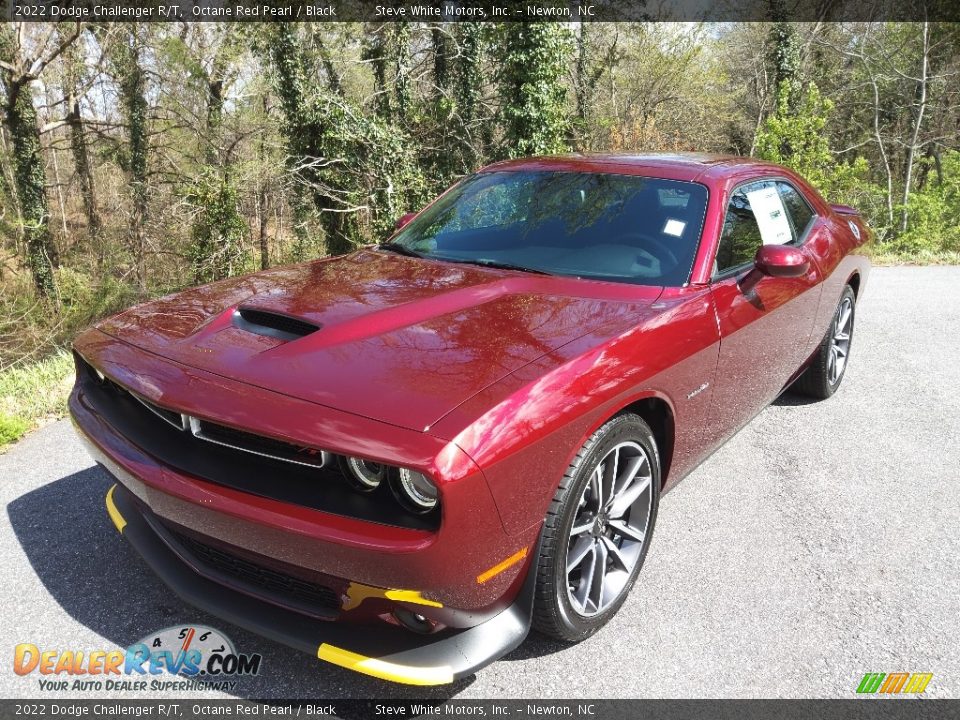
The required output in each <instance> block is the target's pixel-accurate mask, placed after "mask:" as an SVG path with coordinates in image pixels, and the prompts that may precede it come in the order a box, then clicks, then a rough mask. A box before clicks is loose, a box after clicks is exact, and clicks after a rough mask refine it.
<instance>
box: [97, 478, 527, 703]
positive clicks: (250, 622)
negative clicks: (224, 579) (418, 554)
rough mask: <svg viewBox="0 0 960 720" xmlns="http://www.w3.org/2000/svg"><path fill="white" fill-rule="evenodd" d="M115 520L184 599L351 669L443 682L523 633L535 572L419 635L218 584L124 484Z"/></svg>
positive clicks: (112, 506)
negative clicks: (515, 589) (469, 616)
mask: <svg viewBox="0 0 960 720" xmlns="http://www.w3.org/2000/svg"><path fill="white" fill-rule="evenodd" d="M106 505H107V511H108V513H109V515H110V518H111V519H112V520H113V523H114V525H115V526H116V527H117V529H118V530H119V531H120V532H121V533H122V534H123V536H124V537H125V538H126V539H127V540H128V541H129V542H130V544H131V545H133V547H134V548H135V549H136V550H137V552H139V553H140V555H141V556H142V557H143V559H144V560H145V561H146V562H147V564H148V565H149V566H150V567H151V569H152V570H153V571H154V572H155V573H156V574H157V575H158V576H159V577H160V579H162V580H163V581H164V582H165V583H166V584H167V585H168V586H169V587H170V588H171V589H172V590H173V591H174V592H176V593H177V594H178V595H179V596H180V597H181V598H183V600H185V601H186V602H188V603H190V604H191V605H194V606H196V607H198V608H200V609H202V610H206V611H208V612H210V613H212V614H214V615H217V616H219V617H222V618H224V619H225V620H227V621H229V622H231V623H233V624H235V625H238V626H240V627H243V628H246V629H247V630H250V631H251V632H254V633H257V634H258V635H262V636H264V637H268V638H270V639H272V640H275V641H277V642H280V643H283V644H284V645H288V646H290V647H292V648H296V649H297V650H302V651H303V652H307V653H310V654H311V655H316V656H317V657H318V658H320V659H321V660H326V661H328V662H332V663H334V664H335V665H340V666H341V667H345V668H347V669H349V670H354V671H356V672H360V673H364V674H366V675H371V676H373V677H377V678H381V679H383V680H390V681H393V682H399V683H405V684H409V685H442V684H446V683H451V682H453V681H454V680H458V679H460V678H463V677H466V676H468V675H471V674H472V673H474V672H476V671H477V670H479V669H480V668H482V667H484V666H485V665H488V664H489V663H491V662H493V661H494V660H496V659H498V658H500V657H502V656H503V655H505V654H506V653H508V652H510V651H511V650H513V649H514V648H516V647H517V646H518V645H520V643H521V642H523V640H524V638H525V637H526V636H527V633H528V631H529V629H530V618H531V611H532V607H533V590H534V581H535V578H536V572H529V573H528V575H527V577H526V580H525V582H524V584H523V586H522V588H521V591H520V593H519V595H518V596H517V598H516V599H515V601H514V602H513V604H511V605H510V606H509V607H508V608H507V609H506V610H504V611H503V612H501V613H499V614H497V615H495V616H494V617H492V618H491V619H489V620H487V621H486V622H483V623H481V624H479V625H475V626H474V627H471V628H467V629H461V630H456V629H452V628H448V629H445V630H442V631H440V632H437V633H434V634H431V635H417V634H414V633H411V632H410V631H408V630H405V629H403V628H399V627H392V626H389V625H385V624H383V623H381V624H378V625H375V626H372V625H371V626H367V627H366V628H364V627H363V626H358V625H354V624H347V623H337V622H329V621H325V620H318V619H315V618H308V617H305V616H304V615H302V614H300V613H298V612H295V611H292V610H289V609H286V608H282V607H278V606H276V605H272V604H270V603H267V602H264V601H262V600H259V599H257V598H255V597H251V596H249V595H245V594H243V593H237V592H229V591H227V590H225V588H224V586H223V585H221V584H219V583H217V582H214V581H212V580H210V579H208V578H206V577H204V576H203V575H201V574H199V573H197V572H195V571H194V570H193V569H192V568H191V567H190V566H189V565H188V564H186V563H185V562H183V561H182V560H181V558H180V557H179V556H178V555H177V554H176V553H175V552H174V551H173V550H172V549H171V548H170V546H169V545H168V544H167V543H165V542H164V540H163V539H162V538H161V536H160V535H159V534H158V533H157V532H156V531H155V530H154V528H153V527H152V526H151V523H150V521H149V519H148V518H147V517H146V515H145V514H144V513H143V512H142V511H141V510H140V508H139V507H138V506H137V503H136V502H135V501H134V499H133V496H132V495H131V493H130V492H129V491H127V490H126V489H124V487H123V486H122V485H119V484H118V485H114V486H113V487H111V488H110V490H109V492H108V493H107V497H106Z"/></svg>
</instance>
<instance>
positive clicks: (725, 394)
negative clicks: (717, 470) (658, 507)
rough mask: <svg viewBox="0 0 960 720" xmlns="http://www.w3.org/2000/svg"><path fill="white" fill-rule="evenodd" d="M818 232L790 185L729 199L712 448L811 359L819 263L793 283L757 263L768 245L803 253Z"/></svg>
mask: <svg viewBox="0 0 960 720" xmlns="http://www.w3.org/2000/svg"><path fill="white" fill-rule="evenodd" d="M797 202H800V203H802V205H796V203H797ZM792 206H795V207H794V210H793V212H791V210H790V208H791V207H792ZM802 207H804V208H806V211H807V212H806V213H804V212H802V211H801V208H802ZM794 216H796V219H794ZM815 225H816V216H815V214H814V213H813V210H812V209H811V207H810V205H809V203H806V201H805V200H803V198H802V196H799V197H798V193H797V191H796V189H795V188H793V186H792V185H790V184H789V183H787V182H785V181H782V180H777V179H770V180H759V181H752V182H749V183H746V184H744V185H740V186H739V187H737V188H736V189H735V190H734V191H733V193H732V194H731V196H730V201H729V204H728V206H727V210H726V214H725V216H724V223H723V228H722V231H721V237H720V242H719V244H718V249H717V255H716V261H715V263H714V276H713V279H712V281H711V287H710V292H711V296H712V299H713V303H714V310H715V312H716V315H717V325H718V328H719V331H720V356H719V359H718V364H717V373H716V377H715V381H714V382H715V388H714V394H713V399H714V403H713V410H712V414H711V422H710V423H709V425H708V429H707V432H708V434H709V435H710V439H711V440H712V442H708V443H707V444H708V445H714V446H715V445H716V444H719V443H720V442H722V441H723V440H724V439H725V438H726V437H727V436H728V435H729V434H731V433H733V432H735V431H736V430H738V429H739V428H740V427H742V426H743V425H745V424H746V423H747V422H749V421H750V419H751V418H753V416H754V415H756V413H757V412H759V411H760V410H761V409H762V408H764V407H765V406H766V405H767V404H769V403H770V402H771V401H772V400H773V399H774V398H776V396H777V395H778V394H779V393H780V391H781V389H782V388H783V386H784V384H785V383H786V382H787V381H788V380H789V379H790V378H791V376H792V375H793V374H794V373H795V372H796V370H797V368H798V367H799V366H800V365H801V364H802V363H803V362H804V360H806V358H807V357H808V355H809V341H810V334H811V331H812V329H813V322H814V318H815V316H816V312H817V306H818V303H819V295H820V290H821V287H822V277H821V274H820V270H819V268H818V267H817V265H816V262H814V261H813V258H811V262H810V266H809V269H808V270H807V272H806V273H805V274H804V275H802V276H800V277H791V278H786V277H772V276H769V275H765V274H763V273H761V272H760V271H759V270H758V269H757V268H756V267H755V266H754V264H753V261H754V257H755V255H756V253H757V251H758V250H759V249H760V247H761V246H762V245H764V244H783V245H795V246H798V247H800V248H801V250H802V248H803V244H804V242H805V240H806V238H807V237H808V236H809V234H810V232H811V231H812V229H813V228H814V226H815Z"/></svg>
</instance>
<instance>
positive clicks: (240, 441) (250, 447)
mask: <svg viewBox="0 0 960 720" xmlns="http://www.w3.org/2000/svg"><path fill="white" fill-rule="evenodd" d="M190 429H191V431H192V432H193V434H194V435H195V436H196V437H198V438H200V439H201V440H207V441H208V442H213V443H217V444H219V445H225V446H226V447H229V448H234V449H236V450H243V451H244V452H249V453H253V454H255V455H263V456H265V457H270V458H276V459H277V460H285V461H287V462H292V463H297V464H298V465H308V466H313V467H323V466H324V465H326V464H327V461H328V457H329V456H328V454H327V453H325V452H323V451H322V450H317V449H315V448H310V447H303V446H300V445H294V444H292V443H288V442H284V441H283V440H274V439H273V438H268V437H264V436H263V435H254V434H253V433H248V432H244V431H243V430H236V429H235V428H231V427H227V426H226V425H218V424H216V423H211V422H207V421H206V420H198V419H197V418H190Z"/></svg>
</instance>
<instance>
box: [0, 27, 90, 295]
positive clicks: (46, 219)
mask: <svg viewBox="0 0 960 720" xmlns="http://www.w3.org/2000/svg"><path fill="white" fill-rule="evenodd" d="M24 32H25V26H24V24H23V23H16V24H14V25H2V26H0V72H2V76H3V90H4V104H3V111H4V114H3V122H4V125H5V127H6V129H7V131H8V132H9V134H10V139H11V141H12V144H13V165H14V182H15V186H16V189H17V200H18V202H19V207H20V218H21V223H22V235H23V239H24V245H25V246H26V253H27V258H26V261H27V267H28V268H29V269H30V273H31V275H32V277H33V285H34V288H35V289H36V291H37V293H38V294H39V295H40V296H41V297H50V296H52V295H53V294H54V291H55V286H54V277H53V273H54V270H55V269H56V268H57V266H58V264H59V257H58V254H57V248H56V246H55V245H54V242H53V236H52V234H51V232H50V212H49V208H48V205H47V194H46V193H47V190H46V183H47V176H46V170H45V167H44V161H43V155H42V146H41V144H40V129H39V127H38V124H37V110H36V108H35V107H34V105H33V91H32V89H31V84H32V83H33V82H34V81H35V80H36V79H37V78H39V77H40V74H41V73H42V72H43V70H44V69H45V68H46V67H47V66H48V65H49V64H50V63H51V62H52V61H53V60H55V59H56V58H57V57H59V56H60V54H61V53H63V51H64V50H66V49H67V47H69V46H70V44H72V43H73V42H74V41H75V40H76V39H77V36H78V35H79V34H80V24H79V23H76V25H75V26H74V29H73V31H72V32H70V33H67V34H65V35H62V36H59V37H58V38H57V40H56V41H55V42H53V43H52V46H51V47H48V45H49V44H50V38H51V36H52V33H48V34H47V36H46V37H45V38H43V40H42V41H41V43H40V44H39V46H38V48H37V50H38V51H37V52H35V53H34V52H31V51H29V50H27V49H26V48H25V47H24Z"/></svg>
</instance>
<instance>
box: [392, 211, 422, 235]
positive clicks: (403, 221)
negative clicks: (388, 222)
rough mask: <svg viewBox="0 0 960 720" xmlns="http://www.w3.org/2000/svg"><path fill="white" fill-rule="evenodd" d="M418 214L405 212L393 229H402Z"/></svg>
mask: <svg viewBox="0 0 960 720" xmlns="http://www.w3.org/2000/svg"><path fill="white" fill-rule="evenodd" d="M416 216H417V214H416V213H415V212H409V213H404V214H403V215H401V216H400V219H399V220H397V224H396V225H394V226H393V231H394V232H396V231H397V230H400V229H401V228H402V227H403V226H404V225H406V224H407V223H408V222H410V221H411V220H413V219H414V218H415V217H416Z"/></svg>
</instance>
